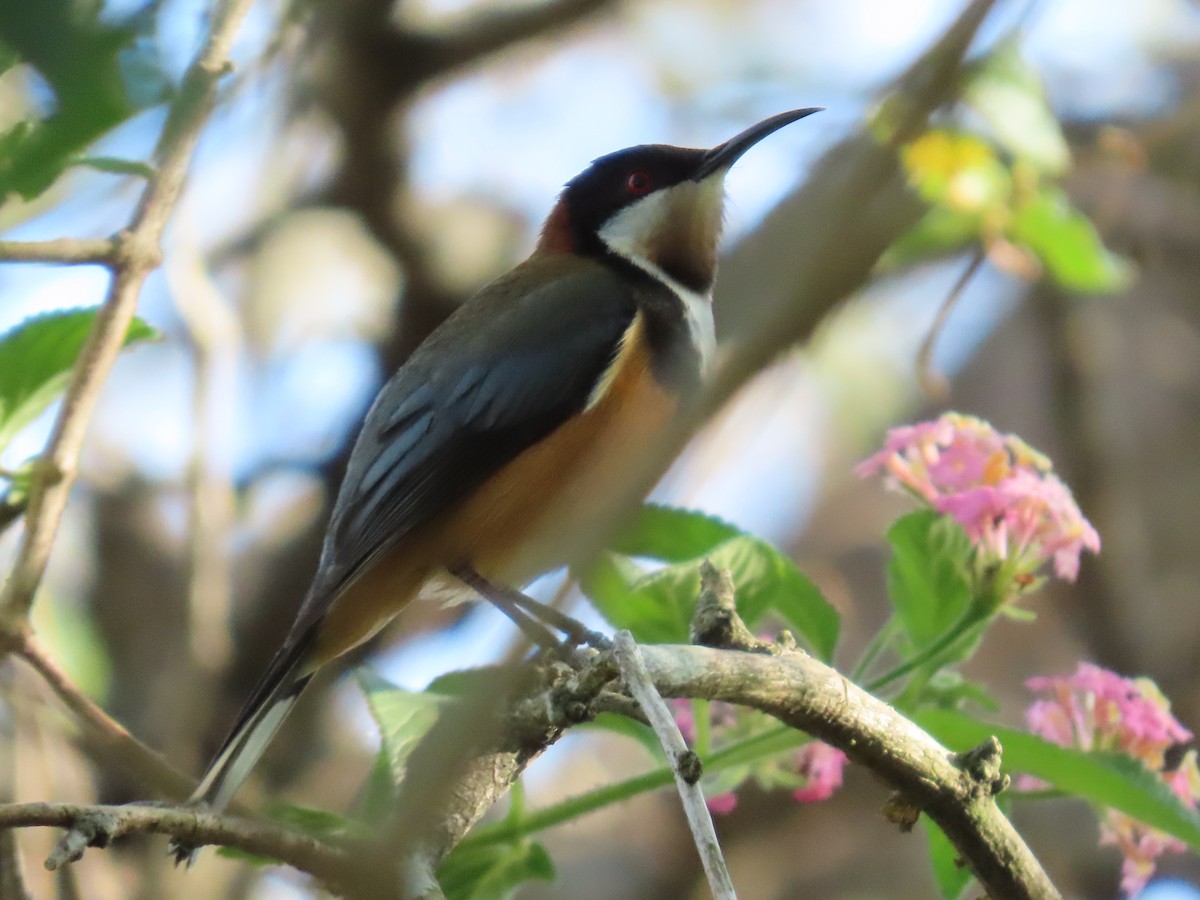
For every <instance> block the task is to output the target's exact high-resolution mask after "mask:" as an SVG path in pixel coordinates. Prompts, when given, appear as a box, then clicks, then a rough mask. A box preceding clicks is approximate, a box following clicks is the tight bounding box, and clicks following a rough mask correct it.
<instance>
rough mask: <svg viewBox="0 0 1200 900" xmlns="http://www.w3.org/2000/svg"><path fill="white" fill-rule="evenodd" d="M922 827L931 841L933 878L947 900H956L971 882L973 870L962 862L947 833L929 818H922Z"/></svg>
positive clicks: (930, 859) (930, 851) (930, 852)
mask: <svg viewBox="0 0 1200 900" xmlns="http://www.w3.org/2000/svg"><path fill="white" fill-rule="evenodd" d="M920 821H921V827H922V828H924V829H925V837H926V839H927V840H928V841H929V861H930V862H931V863H933V877H934V879H935V880H936V881H937V885H938V890H939V891H941V892H942V897H944V898H945V900H955V898H957V897H959V896H961V895H962V892H963V890H964V889H965V888H966V886H967V885H968V884H970V882H971V870H970V869H968V868H967V867H966V866H965V865H964V864H963V862H962V857H961V856H960V855H959V852H958V850H957V848H955V846H954V845H953V844H952V843H950V839H949V838H947V837H946V834H945V832H943V831H942V829H941V828H939V827H938V825H937V823H936V822H934V821H933V820H932V819H930V818H929V816H921V819H920Z"/></svg>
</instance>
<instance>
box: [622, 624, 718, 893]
mask: <svg viewBox="0 0 1200 900" xmlns="http://www.w3.org/2000/svg"><path fill="white" fill-rule="evenodd" d="M613 656H615V657H616V660H617V665H618V667H619V668H620V670H621V680H622V681H623V682H625V687H626V688H628V689H629V693H631V694H632V695H633V698H634V699H635V700H637V702H638V705H639V706H640V707H641V708H642V712H644V713H645V714H646V718H647V719H649V720H650V727H652V728H653V729H654V733H655V734H656V735H657V736H658V740H659V743H661V744H662V748H663V751H664V752H665V753H666V754H667V759H669V760H670V761H671V769H672V770H673V771H674V773H675V787H676V788H677V789H678V791H679V798H680V800H681V801H682V802H683V811H684V814H685V815H686V816H687V821H688V828H689V829H691V832H692V841H693V842H694V843H695V844H696V852H697V853H699V854H700V862H701V863H702V864H703V866H704V875H705V877H707V878H708V886H709V889H710V890H711V891H712V895H713V897H715V898H717V900H736V898H737V893H736V891H734V888H733V879H731V878H730V877H729V867H728V866H727V865H725V857H724V855H723V854H722V853H721V844H720V842H718V841H717V832H716V829H715V828H714V827H713V821H712V814H711V813H709V811H708V806H707V805H706V804H705V802H704V793H703V791H701V790H700V759H699V757H698V756H696V754H695V752H694V751H693V750H691V749H689V748H688V745H687V744H686V743H684V740H683V735H682V734H681V733H680V731H679V725H678V724H677V723H676V721H675V717H674V716H672V715H671V710H669V709H668V708H667V704H666V702H664V700H663V698H662V696H661V695H660V694H659V693H658V691H657V690H656V689H655V687H654V683H653V682H652V681H651V680H650V673H649V672H647V671H646V664H645V663H644V662H643V661H642V655H641V652H640V650H639V648H638V645H637V642H636V641H634V639H633V635H632V634H630V633H629V632H628V631H619V632H617V636H616V639H615V640H614V642H613Z"/></svg>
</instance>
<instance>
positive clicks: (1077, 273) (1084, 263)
mask: <svg viewBox="0 0 1200 900" xmlns="http://www.w3.org/2000/svg"><path fill="white" fill-rule="evenodd" d="M1009 233H1010V236H1011V238H1012V239H1013V240H1014V241H1016V242H1018V243H1020V244H1024V245H1025V246H1026V247H1028V248H1029V249H1030V250H1032V251H1033V253H1034V255H1036V256H1037V258H1038V260H1040V261H1041V263H1042V265H1043V266H1045V268H1046V272H1047V273H1048V274H1049V275H1050V277H1051V278H1053V279H1054V280H1055V281H1056V282H1058V284H1059V285H1061V286H1062V287H1064V288H1066V289H1068V290H1072V291H1081V292H1085V293H1107V292H1111V291H1115V290H1119V289H1120V288H1122V287H1124V286H1125V285H1126V284H1127V283H1128V281H1129V266H1128V264H1127V263H1125V261H1124V260H1122V259H1121V258H1120V257H1118V256H1116V255H1114V254H1112V253H1110V252H1109V250H1108V248H1107V247H1105V246H1104V243H1103V241H1101V240H1100V236H1099V235H1098V234H1097V233H1096V228H1095V226H1093V225H1092V223H1091V220H1090V219H1088V217H1087V216H1085V215H1084V214H1083V213H1081V212H1079V211H1078V210H1077V209H1075V208H1074V207H1073V206H1071V203H1070V201H1069V200H1068V199H1067V195H1066V194H1065V193H1064V192H1063V191H1062V190H1061V189H1059V188H1057V187H1044V188H1042V189H1041V190H1039V191H1038V192H1037V193H1036V194H1034V195H1033V196H1032V197H1030V198H1028V199H1027V200H1025V201H1024V202H1022V203H1020V204H1019V205H1018V206H1017V209H1016V210H1015V212H1014V216H1013V220H1012V225H1011V228H1010V231H1009Z"/></svg>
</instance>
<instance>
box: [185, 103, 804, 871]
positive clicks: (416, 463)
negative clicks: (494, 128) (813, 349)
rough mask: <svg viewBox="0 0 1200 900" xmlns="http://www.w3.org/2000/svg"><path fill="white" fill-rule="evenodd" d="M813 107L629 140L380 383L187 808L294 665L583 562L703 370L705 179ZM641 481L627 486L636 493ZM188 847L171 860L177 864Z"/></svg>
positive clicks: (315, 665) (297, 674) (292, 684)
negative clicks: (703, 131) (465, 598)
mask: <svg viewBox="0 0 1200 900" xmlns="http://www.w3.org/2000/svg"><path fill="white" fill-rule="evenodd" d="M819 110H820V107H808V108H804V109H795V110H790V111H788V112H783V113H779V114H777V115H774V116H771V117H769V118H766V119H764V120H762V121H760V122H758V123H757V124H755V125H752V126H750V127H749V128H747V129H745V130H744V131H742V132H741V133H739V134H737V135H736V136H734V137H733V138H731V139H729V140H727V141H725V142H724V143H721V144H719V145H717V146H716V147H713V148H711V149H695V148H686V147H676V146H671V145H666V144H643V145H639V146H635V147H629V148H627V149H624V150H619V151H617V152H615V153H610V154H608V155H606V156H602V157H600V158H598V159H596V160H594V161H593V162H592V163H591V164H590V165H589V166H588V168H587V169H585V170H584V171H583V172H582V173H580V174H579V175H577V176H576V177H575V178H572V179H571V180H570V181H569V182H567V184H566V186H565V187H564V189H563V191H562V193H561V194H560V195H559V197H558V200H557V202H556V203H555V205H554V207H553V209H552V210H551V212H550V214H549V215H548V217H547V218H546V220H545V224H544V225H543V227H542V230H541V233H540V237H539V238H538V241H537V243H536V245H535V248H534V250H533V252H532V253H531V254H530V256H529V257H528V258H527V259H526V260H525V261H524V262H522V263H520V264H519V265H517V266H516V267H515V268H514V269H512V270H511V271H509V272H508V273H507V274H504V275H502V276H500V277H499V278H498V279H496V280H495V281H493V282H491V283H490V284H488V285H487V286H486V287H484V288H483V289H482V290H480V291H479V293H477V294H476V295H475V296H474V297H472V298H471V299H470V300H468V301H467V302H466V303H465V304H463V305H462V306H461V307H460V308H459V309H458V310H456V311H455V312H454V313H453V314H452V315H451V316H450V317H449V318H448V319H447V320H446V321H445V322H444V323H443V324H442V325H440V326H439V327H438V328H437V329H435V330H434V331H433V332H432V333H431V334H430V335H429V337H428V338H426V340H425V341H424V342H423V343H422V344H421V345H420V346H419V347H418V348H417V349H416V350H415V351H414V352H413V353H412V355H411V356H410V357H409V359H408V360H407V361H406V362H405V363H404V364H403V365H402V366H401V367H400V368H399V369H398V370H397V372H396V373H395V375H394V376H392V378H391V379H390V380H389V381H388V382H387V383H386V384H385V385H384V386H383V388H382V389H381V390H380V392H379V394H378V396H377V397H376V399H375V401H374V402H373V404H372V405H371V407H370V409H369V411H368V412H367V415H366V418H365V420H364V423H363V425H362V428H361V431H360V433H359V435H358V438H357V440H356V442H355V444H354V448H353V450H352V452H351V455H350V458H349V462H348V464H347V469H346V475H345V478H344V480H343V482H342V485H341V488H340V491H339V493H338V496H337V499H336V501H335V503H334V508H333V513H332V516H331V519H330V523H329V526H328V530H327V532H326V536H325V539H324V542H323V546H322V551H321V557H320V562H319V564H318V568H317V572H316V575H315V577H314V579H313V581H312V584H311V586H310V588H309V590H308V592H307V594H306V596H305V597H304V600H303V602H302V603H301V605H300V607H299V610H298V612H297V614H296V617H295V620H294V622H293V624H292V626H291V628H290V630H289V631H288V633H287V635H286V637H285V638H284V640H283V643H282V644H281V645H280V646H279V648H278V650H277V651H276V652H275V654H274V656H273V658H272V659H271V660H270V662H269V663H268V664H267V666H266V668H265V671H264V673H263V675H262V677H261V680H260V681H259V682H258V685H257V687H256V688H255V689H254V690H253V691H252V693H251V694H250V696H249V698H248V699H247V701H246V703H245V705H244V707H243V708H242V711H241V713H240V714H239V715H238V717H237V719H236V721H235V723H234V726H233V728H232V729H231V731H230V732H229V735H228V737H227V738H226V739H225V741H224V743H223V744H222V745H221V747H220V749H219V750H218V752H217V754H216V756H215V758H214V759H213V761H212V763H211V765H210V766H209V767H208V770H207V772H206V773H205V774H204V776H203V778H202V779H201V781H200V782H199V786H198V787H197V788H196V791H195V793H194V794H193V795H192V797H191V798H190V801H189V802H190V803H192V804H194V805H199V806H203V807H205V808H208V809H210V810H213V811H216V812H219V811H221V810H223V809H225V808H226V807H227V806H228V804H229V803H230V801H231V800H232V798H233V796H234V794H235V793H236V791H237V790H238V788H239V787H240V786H241V784H242V783H243V782H244V781H245V780H246V778H247V777H248V776H249V774H250V772H251V770H252V769H253V768H254V766H255V764H256V763H257V761H258V759H259V758H260V757H261V755H262V754H263V752H264V751H265V749H266V747H267V745H268V744H269V742H270V741H271V739H272V737H273V736H274V734H275V732H276V730H277V729H278V728H279V726H280V724H281V723H282V722H283V720H284V718H285V717H286V715H287V713H288V711H289V710H290V709H291V707H292V706H293V704H294V703H295V702H296V700H297V698H298V697H299V696H300V694H301V692H302V691H303V690H304V688H305V686H306V685H307V684H308V683H309V681H310V680H311V678H312V677H313V675H314V673H315V672H317V670H319V669H321V668H322V667H324V666H326V665H328V664H330V663H332V662H333V661H334V660H336V659H338V658H339V657H341V656H342V655H343V654H345V653H346V652H347V651H349V650H351V649H353V648H355V647H357V646H359V645H361V644H362V643H364V642H365V641H367V640H368V639H369V638H371V637H372V636H373V635H375V634H376V633H377V632H378V631H379V630H380V629H381V628H383V627H384V626H385V625H386V624H387V623H388V622H389V621H390V620H391V619H392V618H393V617H394V616H395V615H396V614H397V613H399V612H400V611H401V610H402V609H403V608H404V607H405V606H406V605H407V604H408V603H410V602H411V601H412V600H414V599H416V598H418V597H436V596H449V595H450V594H453V593H455V592H456V591H457V590H461V589H462V588H463V587H464V585H469V587H470V588H474V589H475V590H476V591H477V592H479V593H481V594H483V595H484V596H487V595H488V594H489V589H490V588H492V587H495V588H496V589H497V591H499V592H500V593H503V591H504V590H509V591H511V590H515V589H519V588H521V587H523V586H524V585H525V584H527V583H528V582H529V581H531V580H533V579H534V578H535V577H537V576H538V575H541V574H543V573H545V572H548V571H551V570H553V569H555V568H558V567H560V566H562V565H564V564H567V563H570V562H573V561H576V556H577V555H578V554H581V553H584V552H587V551H589V549H594V548H588V547H587V546H586V545H587V543H588V540H594V539H595V536H594V535H590V536H588V537H587V538H584V537H576V535H579V534H581V533H586V532H587V531H588V529H587V528H586V527H581V526H584V525H586V523H588V522H595V521H604V520H605V517H606V516H612V515H615V514H616V513H617V510H615V509H613V506H614V504H616V503H625V502H627V497H628V493H627V492H624V491H621V490H615V489H614V488H613V485H614V484H617V483H619V481H620V479H621V477H622V475H623V474H624V473H626V472H630V471H634V470H637V469H638V460H637V457H638V456H639V455H640V454H643V453H644V452H645V447H646V446H647V441H652V440H653V439H654V436H655V435H656V434H657V433H660V432H661V431H662V430H663V429H665V428H666V427H667V426H668V425H669V424H670V423H671V421H672V419H673V417H674V416H675V415H677V414H678V412H679V411H680V409H681V408H682V407H683V405H684V404H685V403H686V401H687V399H688V398H689V397H694V396H695V395H696V394H697V392H698V391H699V389H700V388H701V386H702V384H703V379H704V375H705V372H706V371H707V369H708V367H709V365H710V364H711V362H712V357H713V353H714V350H715V346H716V340H715V334H714V327H713V316H712V290H713V284H714V281H715V278H716V268H717V245H718V241H719V238H720V235H721V229H722V224H723V218H724V198H725V187H724V179H725V175H726V173H728V172H729V170H730V168H731V167H732V166H733V164H734V163H735V162H736V161H737V160H738V159H739V158H740V157H741V156H742V155H743V154H744V153H745V152H746V151H747V150H748V149H749V148H750V147H752V146H753V145H755V144H756V143H758V142H759V141H760V140H762V139H763V138H765V137H766V136H767V135H769V134H772V133H773V132H775V131H777V130H778V129H780V128H782V127H784V126H785V125H788V124H790V123H792V122H795V121H797V120H799V119H802V118H804V117H805V116H808V115H810V114H811V113H814V112H818V111H819ZM642 468H643V469H644V468H645V466H644V465H643V466H642ZM657 474H658V473H654V472H648V471H647V472H642V473H641V474H640V475H639V476H637V477H639V478H640V479H641V482H642V483H641V484H638V485H635V486H633V487H634V490H635V491H639V492H640V496H644V495H645V493H647V492H649V490H650V489H651V488H652V487H653V481H654V479H655V476H656V475H657ZM647 482H648V483H647ZM191 855H192V849H191V848H188V847H184V846H177V847H176V857H177V860H178V861H184V860H190V858H191Z"/></svg>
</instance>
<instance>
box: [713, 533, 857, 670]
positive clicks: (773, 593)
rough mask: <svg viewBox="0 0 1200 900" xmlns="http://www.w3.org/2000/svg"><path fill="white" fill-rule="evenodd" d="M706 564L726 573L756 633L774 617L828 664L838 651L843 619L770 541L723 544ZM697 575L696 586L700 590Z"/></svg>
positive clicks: (742, 540) (739, 540) (738, 540)
mask: <svg viewBox="0 0 1200 900" xmlns="http://www.w3.org/2000/svg"><path fill="white" fill-rule="evenodd" d="M708 558H709V559H710V560H711V561H712V564H713V565H714V566H716V567H717V568H718V569H728V570H729V572H730V574H731V575H732V577H733V583H734V586H735V588H736V590H737V607H738V612H739V613H740V614H741V616H742V618H743V619H745V620H746V624H747V625H749V626H750V627H751V628H753V627H754V626H755V625H757V624H758V623H759V622H760V621H761V620H762V618H763V617H764V616H765V615H766V614H767V613H769V612H776V613H778V614H779V615H780V616H782V617H783V618H784V620H785V621H786V622H787V623H788V624H789V625H790V626H791V627H792V628H794V629H795V630H796V631H797V637H801V638H804V639H805V640H807V642H808V643H809V645H810V646H811V647H812V649H813V650H814V651H815V653H816V655H817V656H818V657H820V658H821V659H823V660H826V661H828V660H829V659H831V658H832V656H833V651H834V648H835V647H836V646H837V639H838V631H839V629H840V627H841V618H840V616H839V615H838V613H837V610H835V609H834V608H833V606H832V605H831V604H830V603H829V601H828V600H826V599H825V595H824V594H822V593H821V591H820V589H819V588H818V587H817V586H816V585H815V584H814V583H813V582H812V580H811V579H810V578H809V577H808V576H807V575H805V574H804V573H803V572H801V571H800V570H799V569H798V568H796V564H795V563H793V562H792V561H791V560H790V559H788V558H787V557H786V556H784V555H783V554H782V553H780V552H779V551H778V550H776V549H775V548H774V547H772V546H771V545H770V544H769V543H767V542H766V541H764V540H762V539H760V538H756V537H750V536H743V537H739V538H734V539H733V540H729V541H726V542H725V543H724V544H721V545H720V546H719V547H717V548H716V549H715V550H713V552H712V553H710V554H709V556H708ZM699 583H700V581H699V573H698V572H697V576H696V586H697V588H699Z"/></svg>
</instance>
